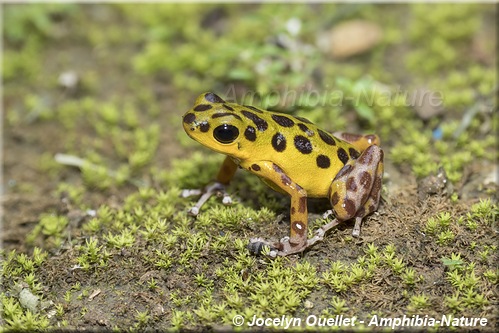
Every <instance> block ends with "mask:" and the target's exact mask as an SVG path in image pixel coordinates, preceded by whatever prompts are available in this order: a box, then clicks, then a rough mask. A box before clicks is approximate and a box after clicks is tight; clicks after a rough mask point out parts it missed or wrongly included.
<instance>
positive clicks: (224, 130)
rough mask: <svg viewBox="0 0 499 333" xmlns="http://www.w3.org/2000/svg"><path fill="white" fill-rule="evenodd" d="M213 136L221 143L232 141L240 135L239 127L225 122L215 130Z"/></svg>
mask: <svg viewBox="0 0 499 333" xmlns="http://www.w3.org/2000/svg"><path fill="white" fill-rule="evenodd" d="M213 136H214V137H215V139H216V140H217V141H218V142H220V143H231V142H233V141H234V140H235V139H236V138H237V137H238V136H239V130H238V129H237V127H235V126H232V125H229V124H223V125H220V126H218V127H217V128H215V129H214V130H213Z"/></svg>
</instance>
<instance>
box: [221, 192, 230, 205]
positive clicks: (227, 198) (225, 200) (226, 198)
mask: <svg viewBox="0 0 499 333" xmlns="http://www.w3.org/2000/svg"><path fill="white" fill-rule="evenodd" d="M222 203H223V204H224V205H227V206H228V205H232V198H231V197H230V195H229V194H228V193H224V197H223V199H222Z"/></svg>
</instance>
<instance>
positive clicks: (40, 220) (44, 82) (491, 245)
mask: <svg viewBox="0 0 499 333" xmlns="http://www.w3.org/2000/svg"><path fill="white" fill-rule="evenodd" d="M280 6H282V5H280V4H271V5H258V4H249V5H236V4H233V5H232V4H228V5H217V4H209V5H200V4H188V5H178V4H158V5H149V6H145V5H144V6H141V7H136V6H132V5H74V4H68V5H46V4H42V5H6V6H4V8H3V9H4V27H3V29H4V57H3V80H4V96H3V98H4V118H3V119H4V132H3V140H4V156H3V157H4V158H3V168H4V170H3V171H4V175H3V176H4V184H3V186H4V195H3V199H2V201H3V210H4V212H3V230H2V231H3V232H2V241H3V250H2V286H3V290H2V292H1V294H0V299H1V304H2V330H9V329H34V328H52V329H53V328H67V329H76V328H78V329H90V328H94V329H95V328H98V329H112V328H116V329H131V330H137V331H141V330H144V329H147V328H149V329H152V328H155V329H161V330H166V329H179V328H188V329H201V328H205V327H212V328H214V329H222V328H229V329H230V328H232V327H233V326H232V319H233V318H234V316H235V315H238V314H239V315H242V316H243V317H244V318H246V320H250V319H251V318H252V316H253V315H258V316H262V317H279V316H281V315H286V316H288V317H298V318H302V319H303V320H304V319H305V318H307V317H308V316H309V315H316V316H317V317H320V318H327V317H334V316H335V315H344V316H347V317H353V316H356V317H358V318H360V319H362V320H364V321H366V322H365V324H364V325H358V326H356V327H355V328H362V327H365V328H367V329H369V330H370V329H373V327H372V326H368V322H369V319H370V318H372V317H373V316H374V315H379V316H384V317H401V316H402V315H404V314H405V315H408V316H410V315H415V314H418V315H420V316H425V315H428V316H430V317H435V318H440V317H441V316H442V315H451V314H452V315H454V316H456V317H461V316H466V317H485V318H487V319H488V325H487V326H486V327H484V328H483V327H478V329H480V330H483V331H493V330H494V327H497V325H498V322H499V321H498V312H497V307H498V302H499V301H498V290H497V287H498V283H499V270H498V269H497V267H498V265H497V264H498V256H497V245H496V244H497V232H498V226H497V221H496V219H497V215H498V208H497V204H496V199H497V197H496V196H497V194H496V191H497V183H495V184H494V183H493V182H490V175H493V173H494V167H495V162H496V160H497V151H496V149H495V148H497V145H496V141H495V136H494V133H495V132H496V131H495V130H496V129H497V124H498V118H497V113H494V111H496V105H494V103H495V100H494V96H495V95H494V94H495V93H494V92H497V87H498V86H497V81H496V77H495V68H494V66H495V63H496V54H495V48H494V44H493V42H494V41H495V40H496V39H495V37H494V31H493V28H491V27H494V20H495V19H496V18H495V16H494V9H495V7H493V6H492V5H469V4H459V5H454V4H452V5H435V4H432V5H423V4H414V5H393V6H386V5H369V4H361V5H357V4H355V5H339V4H337V5H336V4H335V5H327V4H322V5H313V6H309V5H299V4H296V5H286V6H287V7H286V8H287V10H286V11H283V10H281V9H282V8H280ZM319 14H320V15H319ZM292 18H297V19H299V20H300V21H301V31H300V33H299V34H297V35H293V34H292V33H291V32H290V30H289V29H288V28H286V27H287V24H289V22H290V19H292ZM349 19H366V20H370V21H372V22H375V23H377V24H379V25H380V26H381V28H382V29H383V39H382V42H381V44H379V45H378V46H377V47H376V48H374V49H373V50H371V51H370V52H368V53H367V54H364V55H361V56H357V57H353V58H351V59H349V60H343V61H334V60H331V59H330V58H328V57H327V56H326V55H324V54H322V53H321V52H319V51H318V50H317V49H316V47H315V46H314V45H315V38H316V34H317V32H318V31H320V30H324V29H327V28H328V27H330V26H331V25H333V24H334V23H336V22H340V21H343V20H349ZM291 22H292V21H291ZM456 22H460V24H456ZM295 23H296V21H295ZM278 35H280V36H286V38H288V41H289V40H292V41H293V43H294V44H293V43H292V44H285V46H284V47H283V46H282V45H279V43H276V38H277V36H278ZM286 45H287V46H288V47H286ZM289 45H294V46H295V47H296V48H294V49H293V51H291V50H290V49H289ZM63 73H65V74H66V75H67V76H66V77H69V78H71V77H72V76H73V77H74V75H76V77H77V78H78V80H77V83H76V84H75V85H72V84H71V83H66V84H62V85H61V83H60V80H59V77H60V75H61V74H63ZM65 82H69V81H65ZM310 86H312V87H314V89H316V90H317V91H328V90H327V89H331V91H333V90H334V89H341V91H343V92H344V94H345V96H346V97H349V96H353V97H355V96H359V92H362V91H364V92H371V95H364V97H363V98H360V99H353V100H354V101H356V102H355V103H347V104H344V105H336V104H335V106H332V107H331V106H329V105H317V104H314V103H313V100H312V98H311V97H310V96H309V98H304V99H302V100H300V101H299V102H296V101H295V103H291V102H290V101H289V100H284V102H283V103H282V104H280V105H271V104H272V103H271V101H272V99H269V98H267V97H269V96H272V94H275V93H276V91H277V92H281V93H283V91H287V90H295V91H305V92H306V88H304V87H310ZM399 86H402V87H403V89H402V90H404V91H405V90H412V89H415V88H419V87H426V88H428V89H431V90H433V91H439V92H441V93H442V95H443V97H444V113H442V114H441V115H439V116H434V117H431V118H429V119H426V120H422V119H420V118H419V117H418V116H417V115H416V113H415V112H414V110H413V108H412V107H410V106H407V104H406V100H405V98H404V96H403V95H397V94H396V93H394V92H395V91H396V90H397V87H399ZM231 89H232V90H231ZM286 89H287V90H286ZM208 90H211V91H215V92H217V93H220V94H223V93H225V92H229V91H235V92H236V93H239V92H244V91H258V93H259V95H258V96H257V99H256V100H255V101H253V103H254V104H257V105H258V104H259V105H260V106H263V107H266V106H270V107H273V108H274V109H279V110H281V111H284V112H291V113H294V114H296V115H301V116H305V117H307V118H310V119H311V120H313V121H314V122H316V123H318V124H321V126H323V127H325V128H327V129H328V130H331V131H336V130H344V129H346V130H349V131H354V132H376V133H379V134H380V136H381V139H382V144H383V149H384V150H385V161H386V164H385V165H386V171H387V172H386V175H385V184H384V194H383V197H384V200H383V203H382V204H381V207H380V208H379V210H378V212H376V213H375V214H373V215H371V216H370V217H368V218H367V219H366V220H365V222H364V225H363V229H362V236H361V237H360V238H358V239H357V238H352V237H351V229H352V224H351V223H344V224H343V225H340V226H339V227H338V228H337V229H335V230H332V232H330V233H329V234H328V235H327V236H326V238H325V240H324V241H323V242H321V243H319V244H317V245H315V246H314V247H313V248H312V249H311V250H309V251H307V252H306V253H304V254H303V255H301V256H291V257H288V258H277V259H274V260H270V259H267V258H264V257H253V256H251V255H249V253H248V251H247V249H246V244H247V242H248V239H249V238H250V237H256V236H265V237H266V238H268V239H279V238H280V237H282V236H285V235H287V233H288V217H287V216H286V214H287V212H288V207H289V199H288V198H286V197H283V196H281V195H279V194H277V193H274V192H272V191H271V190H270V189H268V188H267V187H265V186H264V185H263V184H262V183H261V182H260V181H259V180H258V179H257V178H256V177H253V176H251V175H249V174H244V173H240V174H238V175H237V177H236V179H235V181H234V182H233V184H232V185H231V187H230V192H231V193H234V194H235V197H236V198H237V200H236V203H235V204H234V205H233V206H232V207H224V206H223V205H221V204H220V202H219V201H217V200H216V199H211V200H210V201H209V203H208V204H207V205H206V207H204V209H203V210H202V211H201V214H200V216H199V217H198V218H197V219H194V218H192V217H190V216H188V215H187V214H186V211H187V209H188V208H189V207H190V206H191V205H192V204H193V199H182V198H180V196H179V194H180V189H182V188H196V187H201V186H203V185H205V184H207V183H208V182H209V181H210V180H211V179H213V177H214V175H215V174H216V172H217V169H218V167H219V165H220V163H221V161H222V157H221V156H217V155H216V154H214V153H211V152H209V151H208V150H206V149H202V148H201V147H199V145H197V144H196V143H194V142H192V141H191V140H189V139H188V138H187V136H186V135H185V134H184V133H183V131H182V130H181V125H180V119H181V118H180V116H181V115H182V114H183V113H184V112H185V110H187V109H188V108H189V107H190V105H191V104H192V103H193V101H194V98H195V97H196V96H197V95H198V94H199V93H201V92H204V91H208ZM387 92H389V93H390V94H389V95H390V96H391V97H390V103H388V105H387V104H386V94H387ZM305 96H306V95H305ZM366 96H371V97H372V98H368V97H366ZM57 153H62V154H66V155H71V156H73V157H78V158H81V159H82V160H79V162H78V163H80V166H79V167H71V166H67V165H63V164H60V163H57V162H56V161H55V160H54V156H55V154H57ZM59 157H60V156H59ZM73 162H74V159H73ZM440 166H443V168H444V169H445V171H446V173H447V177H448V179H449V183H452V188H449V187H447V188H446V191H441V192H442V193H437V194H436V195H431V196H428V197H425V196H423V199H422V200H421V199H420V197H421V191H425V190H428V189H425V186H427V185H425V186H422V185H421V184H422V181H421V179H423V178H424V177H427V176H428V175H431V174H436V173H437V171H438V168H439V167H440ZM427 179H428V178H427ZM418 184H419V193H418ZM425 184H427V183H425ZM437 187H438V186H437ZM428 192H431V191H430V190H428ZM436 192H438V191H436ZM327 208H328V205H327V202H322V201H315V200H314V201H311V202H310V203H309V209H310V211H311V215H310V225H311V228H312V230H313V229H315V228H317V227H318V226H319V225H321V224H323V223H325V221H324V220H323V219H322V218H321V214H322V212H323V211H325V210H326V209H327ZM283 214H284V215H283Z"/></svg>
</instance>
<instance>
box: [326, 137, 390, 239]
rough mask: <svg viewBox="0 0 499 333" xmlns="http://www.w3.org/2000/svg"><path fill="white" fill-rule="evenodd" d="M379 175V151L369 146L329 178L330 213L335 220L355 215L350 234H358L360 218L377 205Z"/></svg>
mask: <svg viewBox="0 0 499 333" xmlns="http://www.w3.org/2000/svg"><path fill="white" fill-rule="evenodd" d="M382 178H383V151H382V150H381V148H379V147H378V146H376V145H373V146H370V147H368V148H367V149H366V150H364V151H363V152H362V154H361V155H360V156H359V158H357V159H356V160H354V159H352V160H350V161H349V162H348V163H347V164H345V166H344V167H343V168H342V169H341V170H340V172H339V173H338V175H336V177H335V179H334V180H333V182H332V184H331V187H330V188H329V199H330V201H331V205H332V207H333V212H334V214H335V216H336V218H337V219H338V220H339V221H346V220H350V219H352V218H355V226H354V228H353V231H352V235H353V236H356V237H357V236H359V235H360V226H361V223H362V219H363V218H364V217H365V216H366V215H368V214H370V213H372V212H373V211H375V210H376V209H377V208H378V203H379V198H380V193H381V181H382ZM333 222H334V221H333Z"/></svg>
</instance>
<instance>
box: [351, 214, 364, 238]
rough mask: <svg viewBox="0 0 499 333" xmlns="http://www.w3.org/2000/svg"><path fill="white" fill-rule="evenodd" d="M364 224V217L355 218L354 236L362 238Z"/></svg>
mask: <svg viewBox="0 0 499 333" xmlns="http://www.w3.org/2000/svg"><path fill="white" fill-rule="evenodd" d="M361 224H362V217H360V216H357V217H356V218H355V225H354V226H353V230H352V236H353V237H360V225H361Z"/></svg>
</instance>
